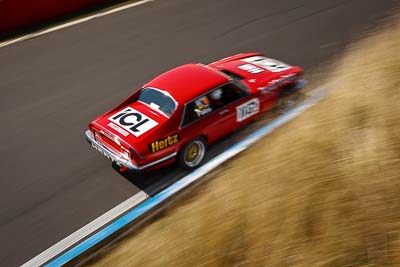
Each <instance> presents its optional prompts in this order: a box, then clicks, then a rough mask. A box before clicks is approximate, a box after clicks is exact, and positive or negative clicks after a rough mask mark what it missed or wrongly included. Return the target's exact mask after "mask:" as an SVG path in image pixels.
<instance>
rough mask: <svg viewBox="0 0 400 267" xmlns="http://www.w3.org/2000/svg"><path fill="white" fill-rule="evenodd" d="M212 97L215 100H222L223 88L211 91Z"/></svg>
mask: <svg viewBox="0 0 400 267" xmlns="http://www.w3.org/2000/svg"><path fill="white" fill-rule="evenodd" d="M210 97H211V98H212V99H213V100H221V98H222V90H221V89H217V90H214V91H213V92H211V94H210Z"/></svg>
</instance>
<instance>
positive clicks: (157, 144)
mask: <svg viewBox="0 0 400 267" xmlns="http://www.w3.org/2000/svg"><path fill="white" fill-rule="evenodd" d="M179 141H180V138H179V135H178V134H173V135H170V136H167V137H165V138H162V139H160V140H157V141H154V142H153V143H151V144H149V149H150V152H151V153H155V152H157V151H160V150H163V149H164V148H167V147H170V146H172V145H175V144H177V143H178V142H179Z"/></svg>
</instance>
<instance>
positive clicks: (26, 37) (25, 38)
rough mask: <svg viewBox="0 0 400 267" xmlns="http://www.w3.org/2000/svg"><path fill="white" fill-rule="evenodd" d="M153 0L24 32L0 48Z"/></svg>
mask: <svg viewBox="0 0 400 267" xmlns="http://www.w3.org/2000/svg"><path fill="white" fill-rule="evenodd" d="M153 1H155V0H142V1H139V2H134V3H131V4H128V5H124V6H120V7H116V8H113V9H110V10H107V11H103V12H99V13H96V14H94V15H89V16H87V17H84V18H80V19H76V20H73V21H70V22H66V23H63V24H61V25H57V26H54V27H51V28H49V29H45V30H39V31H36V32H33V33H29V34H26V35H24V36H21V37H18V38H15V39H11V40H8V41H4V42H2V43H0V48H2V47H5V46H7V45H11V44H15V43H18V42H22V41H25V40H28V39H31V38H35V37H38V36H41V35H44V34H47V33H50V32H54V31H58V30H61V29H64V28H67V27H70V26H73V25H76V24H80V23H83V22H87V21H89V20H92V19H95V18H100V17H103V16H107V15H110V14H113V13H116V12H120V11H123V10H125V9H128V8H132V7H135V6H138V5H142V4H145V3H148V2H153Z"/></svg>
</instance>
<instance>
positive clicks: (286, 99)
mask: <svg viewBox="0 0 400 267" xmlns="http://www.w3.org/2000/svg"><path fill="white" fill-rule="evenodd" d="M299 99H300V92H299V90H296V89H294V88H291V87H288V88H286V89H283V91H282V92H281V93H280V94H279V96H278V101H277V108H278V111H279V112H280V113H284V112H286V111H288V110H289V109H292V108H294V107H295V106H296V104H297V103H298V101H299Z"/></svg>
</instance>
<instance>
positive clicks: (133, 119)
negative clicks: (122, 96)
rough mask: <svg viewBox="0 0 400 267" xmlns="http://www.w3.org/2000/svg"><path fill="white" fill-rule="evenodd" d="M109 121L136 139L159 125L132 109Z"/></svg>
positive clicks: (118, 113) (121, 112)
mask: <svg viewBox="0 0 400 267" xmlns="http://www.w3.org/2000/svg"><path fill="white" fill-rule="evenodd" d="M108 119H109V120H110V121H112V122H114V123H116V124H117V125H118V126H120V127H122V128H123V129H124V130H126V131H128V132H129V133H131V134H133V135H134V136H136V137H139V136H141V135H142V134H144V133H146V132H148V131H149V130H151V129H152V128H154V127H155V126H157V125H158V123H157V122H156V121H154V120H152V119H151V118H149V117H148V116H146V115H144V114H143V113H141V112H139V111H137V110H136V109H134V108H131V107H127V108H125V109H123V110H120V111H119V112H117V113H115V114H113V115H112V116H110V117H108Z"/></svg>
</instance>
